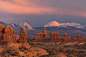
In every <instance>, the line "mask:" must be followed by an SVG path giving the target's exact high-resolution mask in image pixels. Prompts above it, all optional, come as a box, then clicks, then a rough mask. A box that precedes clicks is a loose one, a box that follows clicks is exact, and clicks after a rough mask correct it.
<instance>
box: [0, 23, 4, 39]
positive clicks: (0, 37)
mask: <svg viewBox="0 0 86 57" xmlns="http://www.w3.org/2000/svg"><path fill="white" fill-rule="evenodd" d="M4 28H5V27H4V26H3V25H2V24H0V40H2V39H3V38H2V37H3V36H2V35H3V33H4V32H3V30H4Z"/></svg>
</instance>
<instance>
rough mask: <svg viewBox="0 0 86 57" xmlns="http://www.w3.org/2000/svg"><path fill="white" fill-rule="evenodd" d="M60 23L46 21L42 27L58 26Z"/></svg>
mask: <svg viewBox="0 0 86 57" xmlns="http://www.w3.org/2000/svg"><path fill="white" fill-rule="evenodd" d="M59 25H60V24H59V23H58V22H56V21H51V22H49V23H47V24H46V25H44V27H50V26H59Z"/></svg>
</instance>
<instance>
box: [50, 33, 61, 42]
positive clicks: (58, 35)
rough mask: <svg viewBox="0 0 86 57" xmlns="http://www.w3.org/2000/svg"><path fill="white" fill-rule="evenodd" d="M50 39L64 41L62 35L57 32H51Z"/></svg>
mask: <svg viewBox="0 0 86 57" xmlns="http://www.w3.org/2000/svg"><path fill="white" fill-rule="evenodd" d="M50 40H51V41H62V37H61V36H60V34H59V33H57V32H51V33H50Z"/></svg>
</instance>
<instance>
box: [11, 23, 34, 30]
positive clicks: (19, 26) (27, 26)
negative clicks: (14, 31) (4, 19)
mask: <svg viewBox="0 0 86 57" xmlns="http://www.w3.org/2000/svg"><path fill="white" fill-rule="evenodd" d="M11 26H12V27H15V28H19V29H20V28H25V29H33V28H32V27H31V26H30V25H29V24H28V23H26V22H21V23H18V24H15V23H12V24H11Z"/></svg>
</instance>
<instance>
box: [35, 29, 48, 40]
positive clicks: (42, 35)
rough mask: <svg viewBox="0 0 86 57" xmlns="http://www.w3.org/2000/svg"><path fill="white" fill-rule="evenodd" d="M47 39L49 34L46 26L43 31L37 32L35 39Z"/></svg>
mask: <svg viewBox="0 0 86 57" xmlns="http://www.w3.org/2000/svg"><path fill="white" fill-rule="evenodd" d="M44 39H45V40H46V39H48V34H47V31H46V29H45V28H43V33H37V34H36V36H35V37H34V40H44Z"/></svg>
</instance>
